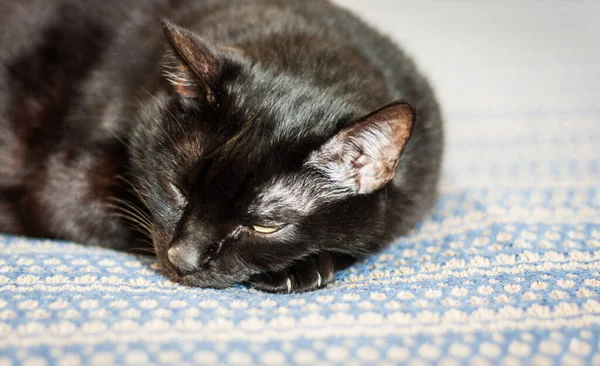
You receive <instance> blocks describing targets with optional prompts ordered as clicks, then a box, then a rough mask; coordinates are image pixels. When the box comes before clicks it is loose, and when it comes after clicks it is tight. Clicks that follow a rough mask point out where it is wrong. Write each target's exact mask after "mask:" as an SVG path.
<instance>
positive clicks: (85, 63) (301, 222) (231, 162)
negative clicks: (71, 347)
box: [0, 0, 443, 291]
mask: <svg viewBox="0 0 600 366" xmlns="http://www.w3.org/2000/svg"><path fill="white" fill-rule="evenodd" d="M0 14H2V15H0V24H1V26H0V27H1V28H0V30H1V31H0V50H1V51H0V88H1V89H0V231H2V232H7V233H15V234H21V235H30V236H41V237H55V238H62V239H67V240H73V241H77V242H82V243H88V244H93V245H100V246H105V247H113V248H119V249H131V248H133V247H139V246H140V243H139V242H138V241H137V239H138V236H137V234H136V231H134V230H133V229H132V227H131V225H130V224H128V223H127V220H123V219H122V218H121V217H119V216H118V215H115V213H119V212H121V213H125V210H127V211H129V212H128V213H125V214H126V215H128V216H129V221H137V226H138V227H142V228H143V230H147V231H149V236H150V239H151V240H152V242H153V246H154V247H155V248H156V251H157V256H158V260H159V265H160V267H161V269H162V271H163V273H165V275H167V276H168V277H169V278H171V279H173V280H175V281H179V282H183V283H186V284H189V285H198V286H214V287H224V286H229V285H231V284H233V283H236V282H243V281H249V282H250V283H252V284H253V285H254V286H256V287H257V288H260V289H264V290H269V291H286V290H288V291H289V290H298V291H301V290H310V289H314V288H317V287H321V286H323V285H325V284H326V283H328V282H330V281H331V280H332V277H333V273H334V271H335V269H337V268H339V267H340V266H341V265H345V264H347V263H348V259H349V258H355V257H356V258H360V257H362V256H364V255H367V254H369V253H373V252H376V251H377V250H379V249H381V248H382V247H384V246H386V245H387V244H389V242H390V241H391V240H392V239H393V238H394V237H396V236H397V235H400V234H403V233H405V232H406V231H407V230H409V229H410V228H412V227H413V226H414V225H415V224H416V223H417V222H418V221H419V220H420V219H422V217H423V216H424V214H425V213H426V212H427V210H428V209H430V208H431V206H432V205H433V203H434V200H435V196H436V184H437V181H438V175H439V169H440V161H441V153H442V145H443V137H442V123H441V118H440V114H439V110H438V107H437V103H436V101H435V98H434V96H433V93H432V91H431V89H430V88H429V86H428V84H427V82H426V81H425V79H424V78H423V77H422V76H421V75H420V74H419V73H418V72H417V70H416V69H415V67H414V65H413V63H412V62H411V61H410V60H409V59H407V58H406V57H405V56H404V55H403V54H402V53H401V52H400V51H399V50H398V49H397V48H396V47H395V46H394V45H393V44H392V43H391V42H390V41H389V40H387V39H386V38H384V37H381V36H379V35H378V34H377V33H375V32H374V31H373V30H372V29H370V28H369V27H367V26H365V25H364V24H363V23H362V22H360V21H358V20H357V19H356V18H355V17H354V16H352V15H350V14H349V13H348V12H346V11H342V10H340V9H339V8H337V7H335V6H333V5H332V4H330V3H328V2H325V1H302V2H300V1H292V0H289V1H277V0H251V1H248V0H244V1H232V0H228V1H222V0H220V1H209V0H196V1H188V2H181V3H180V2H177V1H166V0H155V1H144V2H142V1H133V0H131V1H119V2H110V5H108V3H106V2H104V1H94V0H88V1H82V2H80V1H53V2H46V1H33V0H32V1H20V2H18V1H17V2H5V3H2V5H0ZM162 19H168V20H169V21H171V22H172V23H175V24H177V25H178V26H181V27H183V28H185V29H188V30H189V31H192V32H194V33H195V34H196V35H198V36H200V37H202V39H199V38H197V37H196V36H194V35H192V34H191V33H189V32H186V31H184V30H183V29H182V28H179V27H177V26H175V25H172V24H167V23H165V24H163V27H164V29H163V27H161V23H160V22H161V20H162ZM165 33H166V36H165ZM167 40H168V41H167ZM400 100H403V101H408V102H410V103H411V104H412V105H413V106H414V108H415V109H416V115H417V117H416V121H414V115H413V113H414V111H413V109H412V108H411V107H410V106H409V105H408V104H403V103H395V104H394V103H393V102H396V101H400ZM386 105H387V107H385V108H382V107H384V106H386ZM374 111H377V112H374ZM353 126H354V127H353ZM356 126H359V127H356ZM396 126H400V127H396ZM407 141H408V142H407ZM384 142H385V143H384ZM370 151H371V153H370ZM400 152H401V155H400V159H399V160H397V158H398V155H399V154H400ZM353 154H354V155H353ZM378 154H381V159H379V160H377V159H375V157H376V156H378ZM346 157H349V158H347V159H346ZM348 159H349V160H348ZM373 159H375V160H373ZM396 164H397V165H396ZM394 169H395V170H394ZM394 172H395V173H394ZM392 176H393V177H392ZM126 182H127V183H126ZM114 206H117V207H120V208H115V207H114ZM170 249H171V250H170Z"/></svg>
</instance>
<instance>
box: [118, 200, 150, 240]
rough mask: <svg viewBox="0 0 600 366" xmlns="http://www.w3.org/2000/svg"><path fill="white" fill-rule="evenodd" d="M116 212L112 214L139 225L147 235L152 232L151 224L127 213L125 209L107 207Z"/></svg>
mask: <svg viewBox="0 0 600 366" xmlns="http://www.w3.org/2000/svg"><path fill="white" fill-rule="evenodd" d="M109 207H111V208H113V209H115V210H116V212H114V213H113V214H115V215H121V216H122V217H123V218H127V219H128V220H130V221H132V222H135V223H137V224H139V225H140V226H141V227H143V228H144V229H146V230H147V231H148V232H149V233H150V232H151V231H152V230H151V229H152V224H151V223H150V222H146V221H143V219H142V218H140V217H138V216H136V215H134V214H133V213H132V212H130V211H127V210H126V209H124V208H122V207H118V206H109Z"/></svg>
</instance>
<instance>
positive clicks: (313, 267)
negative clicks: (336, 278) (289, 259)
mask: <svg viewBox="0 0 600 366" xmlns="http://www.w3.org/2000/svg"><path fill="white" fill-rule="evenodd" d="M335 270H336V268H335V261H334V259H333V257H332V255H331V254H330V253H318V254H313V255H311V256H309V257H307V258H305V259H303V260H301V261H299V262H297V263H295V264H293V265H292V266H290V267H288V268H286V269H284V270H282V271H279V272H266V273H261V274H259V275H257V276H255V277H253V278H252V279H250V280H249V281H248V284H249V285H250V286H251V287H253V288H255V289H257V290H261V291H266V292H278V293H290V292H305V291H313V290H316V289H318V288H321V287H325V286H327V285H328V284H329V283H331V282H332V281H333V275H334V273H335Z"/></svg>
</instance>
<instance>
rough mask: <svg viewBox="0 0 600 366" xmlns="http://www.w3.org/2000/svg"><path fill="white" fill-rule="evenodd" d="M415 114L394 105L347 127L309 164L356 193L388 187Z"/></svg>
mask: <svg viewBox="0 0 600 366" xmlns="http://www.w3.org/2000/svg"><path fill="white" fill-rule="evenodd" d="M413 117H414V112H413V108H412V106H410V105H409V104H406V103H394V104H391V105H388V106H386V107H384V108H382V109H379V110H378V111H376V112H374V113H372V114H370V115H368V116H367V117H365V118H363V119H362V120H361V121H359V122H357V123H355V124H353V125H351V126H349V127H346V128H344V129H343V130H342V131H340V132H339V133H338V134H337V135H335V136H334V137H333V138H331V139H330V140H329V141H328V142H326V143H325V144H324V145H323V146H322V147H321V148H320V149H319V150H318V151H317V152H315V153H314V154H313V156H311V158H310V160H309V163H310V164H311V165H312V166H314V167H316V168H317V169H320V170H322V171H323V172H325V174H326V175H328V177H329V178H330V179H331V180H333V181H334V182H337V183H338V184H340V185H342V186H343V187H345V188H348V189H350V190H351V191H352V192H353V193H356V194H367V193H371V192H373V191H376V190H378V189H380V188H382V187H383V186H385V185H386V184H387V183H388V182H389V181H390V180H391V179H392V178H393V177H394V172H395V168H396V165H397V164H398V159H399V157H400V153H401V152H402V149H403V148H404V146H405V145H406V143H407V142H408V139H409V138H410V135H411V132H412V127H413Z"/></svg>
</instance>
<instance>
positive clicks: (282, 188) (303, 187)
mask: <svg viewBox="0 0 600 366" xmlns="http://www.w3.org/2000/svg"><path fill="white" fill-rule="evenodd" d="M348 194H350V191H349V190H345V189H339V188H338V187H335V186H334V185H332V184H330V183H329V182H328V181H326V180H324V179H322V178H319V177H314V176H302V175H300V176H286V177H281V178H277V179H273V180H271V181H270V182H269V183H267V184H266V185H265V186H263V188H262V189H261V191H260V193H259V194H258V195H257V200H256V201H255V208H256V210H257V212H261V213H277V212H279V211H283V210H293V211H296V212H298V213H300V214H303V215H306V214H308V213H310V212H311V211H312V210H314V209H315V208H316V207H317V206H318V205H320V204H323V203H327V202H331V201H334V200H338V199H341V198H343V197H345V196H347V195H348Z"/></svg>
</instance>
